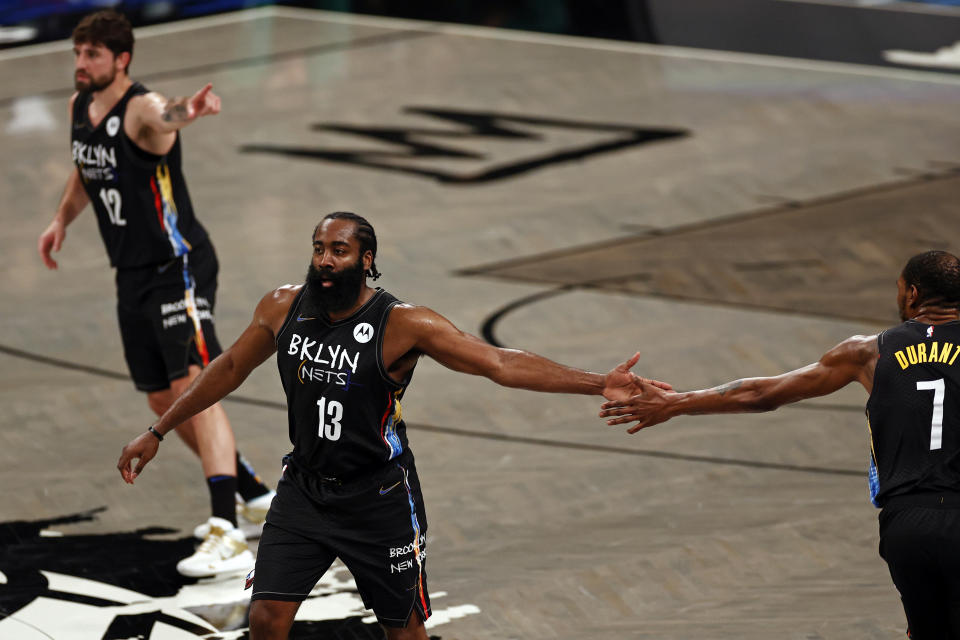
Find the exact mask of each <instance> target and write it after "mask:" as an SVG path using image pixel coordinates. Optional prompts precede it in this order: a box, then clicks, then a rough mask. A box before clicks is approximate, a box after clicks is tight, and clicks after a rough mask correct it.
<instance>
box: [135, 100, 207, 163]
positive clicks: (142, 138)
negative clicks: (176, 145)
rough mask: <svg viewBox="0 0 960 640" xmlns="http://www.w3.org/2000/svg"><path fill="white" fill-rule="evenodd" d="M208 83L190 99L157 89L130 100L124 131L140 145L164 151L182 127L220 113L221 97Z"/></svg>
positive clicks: (156, 151) (152, 150)
mask: <svg viewBox="0 0 960 640" xmlns="http://www.w3.org/2000/svg"><path fill="white" fill-rule="evenodd" d="M212 87H213V85H211V84H207V85H206V86H204V87H203V88H202V89H200V91H197V92H196V93H195V94H193V95H192V96H190V97H189V98H165V97H164V96H162V95H160V94H159V93H157V92H155V91H151V92H150V93H147V94H145V95H142V96H137V97H135V98H133V99H131V100H130V105H129V106H128V108H127V116H126V119H125V121H124V125H123V126H124V131H126V133H127V135H128V136H129V137H130V139H132V140H133V141H134V142H136V143H137V144H138V145H139V146H141V147H142V148H144V149H146V150H147V151H151V152H153V153H159V154H163V153H166V152H167V151H169V148H170V147H171V146H172V145H173V141H174V139H175V136H174V135H173V134H174V133H175V132H176V131H178V130H179V129H182V128H184V127H185V126H187V125H188V124H190V123H191V122H193V121H194V120H196V119H197V118H200V117H203V116H211V115H216V114H218V113H220V97H219V96H217V95H216V94H215V93H213V91H211V88H212Z"/></svg>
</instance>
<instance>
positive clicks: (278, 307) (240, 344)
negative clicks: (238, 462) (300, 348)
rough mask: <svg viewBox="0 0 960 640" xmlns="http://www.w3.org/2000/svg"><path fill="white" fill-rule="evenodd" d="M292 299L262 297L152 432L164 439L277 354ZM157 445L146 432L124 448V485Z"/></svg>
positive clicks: (284, 292) (285, 292)
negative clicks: (281, 327)
mask: <svg viewBox="0 0 960 640" xmlns="http://www.w3.org/2000/svg"><path fill="white" fill-rule="evenodd" d="M292 297H293V296H292V295H289V289H287V288H284V289H278V290H277V291H274V292H272V293H269V294H267V295H266V296H264V298H263V299H262V300H261V301H260V304H258V305H257V309H256V311H255V312H254V315H253V321H252V322H251V323H250V325H249V326H248V327H247V328H246V329H245V330H244V332H243V333H242V334H240V337H239V338H237V341H236V342H234V343H233V344H232V345H231V346H230V348H229V349H227V350H226V351H224V352H223V353H222V354H220V356H219V357H217V358H216V359H214V361H213V362H211V363H210V364H209V365H208V366H207V367H206V368H205V369H204V370H203V371H202V372H201V373H200V375H199V376H197V377H196V379H195V380H194V381H193V383H192V384H191V385H190V386H189V387H188V388H187V390H186V391H184V392H183V394H182V395H181V396H180V397H179V398H177V399H176V401H174V403H173V404H172V405H171V406H170V408H169V409H167V411H166V413H164V414H163V415H162V416H160V418H159V419H158V420H157V421H156V422H155V423H154V424H153V429H154V430H155V431H156V432H157V433H159V434H160V436H163V435H165V434H166V433H168V432H169V431H171V430H173V429H175V428H176V427H177V425H179V424H182V423H183V422H185V421H187V420H189V419H190V418H192V417H193V416H194V415H196V414H198V413H200V412H201V411H203V410H204V409H206V408H208V407H210V406H212V405H214V404H215V403H217V402H219V401H220V400H222V399H223V398H224V397H226V396H227V394H229V393H230V392H231V391H234V390H235V389H236V388H237V387H239V386H240V383H242V382H243V381H244V380H246V379H247V376H249V375H250V372H251V371H253V370H254V369H255V368H256V367H257V366H259V365H260V364H261V363H262V362H263V361H264V360H266V359H267V358H269V357H270V356H271V355H272V354H273V352H274V351H276V344H275V336H276V331H277V330H279V325H280V324H281V323H282V322H283V319H284V318H285V317H286V312H287V310H288V309H289V308H290V302H291V300H292ZM159 443H160V439H159V438H158V437H157V436H156V435H154V434H153V433H151V432H150V431H149V430H148V431H146V432H144V433H142V434H140V435H139V436H138V437H137V438H136V439H134V440H133V441H132V442H130V444H128V445H127V446H125V447H124V448H123V451H122V453H121V455H120V460H119V461H118V462H117V469H119V470H120V475H121V476H123V479H124V481H125V482H128V483H129V484H133V481H134V480H135V479H136V477H137V476H138V475H140V472H141V471H143V468H144V467H145V466H146V464H147V463H148V462H150V460H152V459H153V457H154V456H155V455H156V454H157V450H158V448H159ZM134 459H137V464H136V466H135V467H134V468H132V469H131V465H130V463H131V462H132V461H133V460H134Z"/></svg>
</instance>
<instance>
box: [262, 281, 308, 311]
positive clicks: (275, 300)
mask: <svg viewBox="0 0 960 640" xmlns="http://www.w3.org/2000/svg"><path fill="white" fill-rule="evenodd" d="M301 289H303V284H282V285H280V286H279V287H277V288H276V289H273V290H272V291H268V292H267V293H266V295H264V296H263V298H262V299H261V300H260V303H261V304H267V305H271V306H273V305H281V306H286V307H289V306H290V304H291V303H292V302H293V300H294V298H296V297H297V294H298V293H300V290H301Z"/></svg>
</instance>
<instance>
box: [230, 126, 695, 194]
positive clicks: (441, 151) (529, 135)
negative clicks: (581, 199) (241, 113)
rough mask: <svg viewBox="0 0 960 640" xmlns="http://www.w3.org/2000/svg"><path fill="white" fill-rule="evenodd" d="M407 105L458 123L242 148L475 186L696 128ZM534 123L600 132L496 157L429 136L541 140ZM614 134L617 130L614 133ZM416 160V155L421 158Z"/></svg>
mask: <svg viewBox="0 0 960 640" xmlns="http://www.w3.org/2000/svg"><path fill="white" fill-rule="evenodd" d="M403 111H404V113H411V114H415V115H421V116H427V117H431V118H436V119H439V120H444V121H447V122H450V123H453V124H454V125H458V128H455V129H425V128H407V127H360V126H354V125H347V124H331V123H319V124H315V125H313V127H312V129H313V130H314V131H320V132H328V133H339V134H349V135H353V136H359V137H363V138H368V139H373V140H377V141H379V142H383V143H386V144H389V145H391V146H390V148H388V149H385V150H378V151H370V150H340V149H333V148H328V147H303V146H287V145H276V144H247V145H243V146H242V147H240V152H241V153H268V154H275V155H280V156H285V157H288V158H304V159H307V160H316V161H323V162H330V163H339V164H349V165H355V166H359V167H365V168H368V169H378V170H381V171H389V172H395V173H402V174H406V175H411V176H416V177H420V178H427V179H432V180H435V181H437V182H439V183H441V184H446V185H456V186H472V185H484V184H489V183H491V182H495V181H497V180H504V179H507V178H513V177H516V176H519V175H522V174H525V173H528V172H530V171H535V170H538V169H543V168H545V167H548V166H552V165H558V164H562V163H566V162H573V161H578V160H585V159H587V158H590V157H592V156H596V155H599V154H604V153H610V152H613V151H620V150H623V149H628V148H630V147H635V146H639V145H646V144H651V143H656V142H664V141H667V140H671V139H675V138H684V137H687V136H689V135H690V132H689V131H688V130H686V129H677V128H667V127H640V126H637V125H629V124H612V123H606V122H589V121H584V120H570V119H565V118H553V117H546V116H532V115H528V114H516V113H501V112H494V111H468V110H463V109H450V108H436V107H405V108H404V109H403ZM524 127H527V128H524ZM529 127H544V128H553V129H567V130H576V131H586V132H592V133H594V134H596V135H597V136H598V139H597V140H595V141H593V142H591V143H588V144H583V145H580V146H574V147H566V148H560V149H551V150H547V151H545V152H543V153H539V154H536V155H532V156H528V157H525V158H521V159H519V160H511V161H498V160H497V159H496V158H491V157H488V156H487V155H485V154H481V153H479V152H476V151H471V150H470V149H464V148H457V147H453V146H450V145H449V144H444V145H441V144H439V143H435V142H434V143H431V142H428V141H427V140H429V139H430V138H438V139H450V138H454V139H457V140H459V141H464V140H473V141H477V140H478V139H479V140H482V139H488V140H489V139H491V138H493V139H500V140H525V141H542V140H543V136H542V135H540V134H538V133H536V132H535V131H531V130H529V129H528V128H529ZM611 136H613V137H612V138H611ZM425 159H435V160H445V161H447V162H446V163H445V164H442V165H439V166H435V167H432V168H428V167H423V166H422V165H421V164H419V163H421V162H422V161H423V160H425ZM450 160H473V161H487V165H486V166H484V167H481V168H478V169H474V170H464V171H460V172H457V171H452V170H450V168H449V167H450V163H449V161H450ZM411 161H416V163H412V162H411Z"/></svg>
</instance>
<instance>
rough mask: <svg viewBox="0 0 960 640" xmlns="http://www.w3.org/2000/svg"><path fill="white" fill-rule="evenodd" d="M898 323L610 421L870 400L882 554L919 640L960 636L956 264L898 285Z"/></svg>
mask: <svg viewBox="0 0 960 640" xmlns="http://www.w3.org/2000/svg"><path fill="white" fill-rule="evenodd" d="M897 305H898V307H899V309H900V317H901V319H902V320H903V324H901V325H898V326H896V327H893V328H891V329H887V330H886V331H882V332H880V333H879V334H878V335H873V336H853V337H851V338H848V339H847V340H845V341H844V342H842V343H840V344H839V345H837V346H836V347H834V348H833V349H831V350H830V351H828V352H827V353H826V354H825V355H824V356H823V357H822V358H820V361H819V362H815V363H814V364H811V365H808V366H806V367H803V368H802V369H797V370H796V371H791V372H790V373H785V374H783V375H780V376H776V377H773V378H747V379H744V380H737V381H734V382H729V383H727V384H724V385H721V386H719V387H716V388H714V389H704V390H699V391H688V392H684V393H673V392H669V391H665V390H663V389H659V388H657V387H655V386H652V385H649V384H646V383H640V385H641V387H642V393H640V394H639V395H636V396H633V397H631V398H629V399H627V400H611V401H610V402H607V403H605V404H604V405H603V406H602V410H601V412H600V415H601V416H602V417H607V418H610V419H609V420H607V423H608V424H612V425H615V424H626V423H630V422H634V421H636V423H637V424H635V425H633V426H632V427H631V428H630V429H628V431H629V432H630V433H636V432H637V431H639V430H640V429H643V428H645V427H649V426H651V425H655V424H658V423H660V422H665V421H667V420H669V419H670V418H672V417H674V416H678V415H684V414H689V415H694V414H708V413H737V412H749V411H772V410H773V409H776V408H777V407H780V406H782V405H784V404H788V403H791V402H797V401H799V400H804V399H806V398H813V397H816V396H822V395H826V394H828V393H832V392H834V391H836V390H837V389H840V388H841V387H844V386H846V385H847V384H849V383H851V382H859V383H860V384H862V385H863V386H864V388H865V389H866V390H867V393H869V394H870V397H869V399H868V400H867V418H868V420H867V424H868V426H869V428H870V439H871V451H870V463H871V464H870V492H871V497H872V499H873V503H874V505H876V506H877V507H880V508H881V509H882V511H881V512H880V555H881V556H882V557H883V558H884V559H885V560H886V561H887V565H888V566H889V568H890V575H891V576H892V577H893V582H894V584H895V585H896V587H897V589H898V590H899V591H900V597H901V600H902V601H903V608H904V610H905V611H906V615H907V623H908V625H909V629H910V634H911V637H912V638H913V639H914V640H927V639H928V638H935V639H936V640H944V639H946V638H960V551H958V550H960V361H958V356H960V322H958V320H960V310H958V307H960V260H958V259H957V257H956V256H954V255H951V254H949V253H946V252H944V251H928V252H926V253H921V254H920V255H917V256H914V257H913V258H911V259H910V261H909V262H907V265H906V266H905V267H904V269H903V273H902V274H901V275H900V278H899V279H898V280H897Z"/></svg>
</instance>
